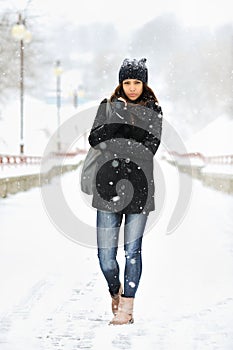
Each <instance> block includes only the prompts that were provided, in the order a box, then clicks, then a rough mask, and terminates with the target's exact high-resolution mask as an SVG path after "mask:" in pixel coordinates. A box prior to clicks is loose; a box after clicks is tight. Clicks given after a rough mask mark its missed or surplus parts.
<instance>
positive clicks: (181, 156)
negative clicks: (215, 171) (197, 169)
mask: <svg viewBox="0 0 233 350" xmlns="http://www.w3.org/2000/svg"><path fill="white" fill-rule="evenodd" d="M169 156H171V158H174V159H175V160H176V161H177V162H178V163H182V164H183V163H187V161H188V160H189V161H190V163H191V165H195V164H196V165H202V166H206V165H210V164H216V165H218V164H219V165H220V164H222V165H223V164H224V165H231V164H233V155H232V154H227V155H218V156H205V155H203V154H202V153H200V152H192V153H178V152H176V151H173V152H169Z"/></svg>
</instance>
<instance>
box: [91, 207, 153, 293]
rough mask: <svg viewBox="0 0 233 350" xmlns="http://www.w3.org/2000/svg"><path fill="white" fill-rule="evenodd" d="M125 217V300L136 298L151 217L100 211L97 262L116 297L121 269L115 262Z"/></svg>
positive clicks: (110, 290) (141, 214) (98, 214)
mask: <svg viewBox="0 0 233 350" xmlns="http://www.w3.org/2000/svg"><path fill="white" fill-rule="evenodd" d="M123 215H125V224H124V250H125V270H124V286H123V287H124V294H123V296H125V297H131V298H134V297H135V294H136V291H137V289H138V285H139V281H140V277H141V273H142V257H141V249H142V237H143V233H144V229H145V226H146V222H147V218H148V216H147V215H145V214H143V213H140V214H121V213H113V212H107V211H100V210H97V245H98V258H99V263H100V268H101V270H102V272H103V275H104V277H105V279H106V281H107V284H108V288H109V292H110V294H111V295H115V294H117V293H118V291H119V287H120V279H119V274H120V269H119V265H118V262H117V259H116V258H117V250H118V243H119V232H120V226H121V223H122V218H123Z"/></svg>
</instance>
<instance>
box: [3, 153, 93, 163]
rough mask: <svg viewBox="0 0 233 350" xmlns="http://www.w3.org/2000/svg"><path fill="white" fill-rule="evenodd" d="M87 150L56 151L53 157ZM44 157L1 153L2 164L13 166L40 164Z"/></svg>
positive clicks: (75, 154)
mask: <svg viewBox="0 0 233 350" xmlns="http://www.w3.org/2000/svg"><path fill="white" fill-rule="evenodd" d="M85 153H87V151H86V150H83V149H78V150H77V151H75V152H67V153H65V152H54V153H52V154H51V157H55V158H56V157H66V158H72V157H75V156H77V155H78V154H85ZM41 159H42V157H40V156H27V155H12V154H0V166H4V165H5V166H11V165H14V166H16V165H29V164H30V165H34V164H35V165H38V164H40V162H41Z"/></svg>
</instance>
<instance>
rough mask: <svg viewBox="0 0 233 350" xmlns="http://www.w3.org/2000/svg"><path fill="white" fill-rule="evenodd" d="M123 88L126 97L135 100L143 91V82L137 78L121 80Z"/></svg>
mask: <svg viewBox="0 0 233 350" xmlns="http://www.w3.org/2000/svg"><path fill="white" fill-rule="evenodd" d="M122 85H123V90H124V93H125V94H126V96H127V98H128V99H129V100H131V101H135V100H137V99H138V98H139V97H140V96H141V94H142V91H143V82H142V81H141V80H137V79H126V80H123V83H122Z"/></svg>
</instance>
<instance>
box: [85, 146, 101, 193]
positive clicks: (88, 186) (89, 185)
mask: <svg viewBox="0 0 233 350" xmlns="http://www.w3.org/2000/svg"><path fill="white" fill-rule="evenodd" d="M100 155H101V151H100V150H98V149H95V148H93V147H90V148H89V151H88V152H87V155H86V158H85V160H84V163H83V168H82V172H81V190H82V191H83V192H84V193H86V194H93V185H94V180H95V175H96V168H97V160H98V158H99V156H100Z"/></svg>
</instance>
